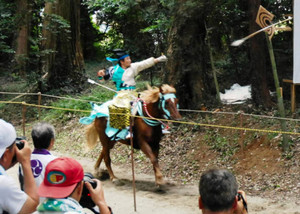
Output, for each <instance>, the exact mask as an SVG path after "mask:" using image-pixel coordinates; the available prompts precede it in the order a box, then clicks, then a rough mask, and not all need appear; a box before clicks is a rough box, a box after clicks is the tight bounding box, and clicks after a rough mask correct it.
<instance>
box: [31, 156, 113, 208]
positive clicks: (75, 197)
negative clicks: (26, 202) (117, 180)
mask: <svg viewBox="0 0 300 214" xmlns="http://www.w3.org/2000/svg"><path fill="white" fill-rule="evenodd" d="M83 178H84V172H83V168H82V166H81V165H80V163H78V162H77V161H76V160H74V159H72V158H67V157H63V158H56V159H54V160H53V161H51V162H50V163H49V164H48V165H47V166H46V172H45V177H44V181H43V182H42V183H41V185H40V186H39V188H38V194H39V195H40V197H46V200H45V201H44V202H43V203H41V204H40V205H39V206H38V208H37V212H36V213H49V212H54V213H68V212H72V213H85V212H84V209H83V207H82V206H81V205H80V204H79V201H80V199H81V197H82V191H83V188H84V185H85V186H86V187H87V189H88V190H89V192H90V195H91V198H92V200H93V202H94V203H95V204H96V206H97V207H98V208H99V212H100V213H101V214H110V213H111V211H110V208H109V207H108V206H107V205H106V202H105V198H104V192H103V189H102V186H101V182H100V181H99V180H97V179H93V181H95V182H96V183H97V185H96V188H95V189H94V188H93V187H92V185H91V184H90V183H89V182H84V181H83Z"/></svg>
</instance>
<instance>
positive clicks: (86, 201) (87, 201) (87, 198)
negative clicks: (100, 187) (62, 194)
mask: <svg viewBox="0 0 300 214" xmlns="http://www.w3.org/2000/svg"><path fill="white" fill-rule="evenodd" d="M93 178H94V176H93V175H92V174H91V173H89V172H85V173H84V177H83V181H84V182H89V183H90V184H91V185H92V187H93V189H95V188H96V186H97V183H96V181H93V180H92V179H93ZM79 204H80V205H81V206H82V207H86V208H88V209H91V210H93V207H94V206H95V203H94V202H93V200H92V198H91V194H90V192H89V190H88V188H87V187H86V186H85V185H83V190H82V196H81V198H80V201H79Z"/></svg>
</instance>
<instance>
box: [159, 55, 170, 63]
mask: <svg viewBox="0 0 300 214" xmlns="http://www.w3.org/2000/svg"><path fill="white" fill-rule="evenodd" d="M156 60H157V61H158V62H166V61H167V60H168V58H167V57H166V56H165V55H161V56H160V57H157V58H156Z"/></svg>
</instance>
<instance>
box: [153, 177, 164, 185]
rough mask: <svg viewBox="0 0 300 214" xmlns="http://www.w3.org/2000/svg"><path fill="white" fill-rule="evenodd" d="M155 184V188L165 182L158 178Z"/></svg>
mask: <svg viewBox="0 0 300 214" xmlns="http://www.w3.org/2000/svg"><path fill="white" fill-rule="evenodd" d="M155 184H156V186H162V185H165V184H166V182H165V181H164V179H163V178H158V179H157V180H156V181H155Z"/></svg>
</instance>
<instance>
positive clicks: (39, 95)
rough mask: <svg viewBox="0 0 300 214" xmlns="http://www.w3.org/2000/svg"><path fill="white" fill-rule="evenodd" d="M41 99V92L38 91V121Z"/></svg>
mask: <svg viewBox="0 0 300 214" xmlns="http://www.w3.org/2000/svg"><path fill="white" fill-rule="evenodd" d="M41 100H42V94H41V92H38V105H39V107H38V111H39V121H40V117H41V108H40V105H41Z"/></svg>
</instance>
